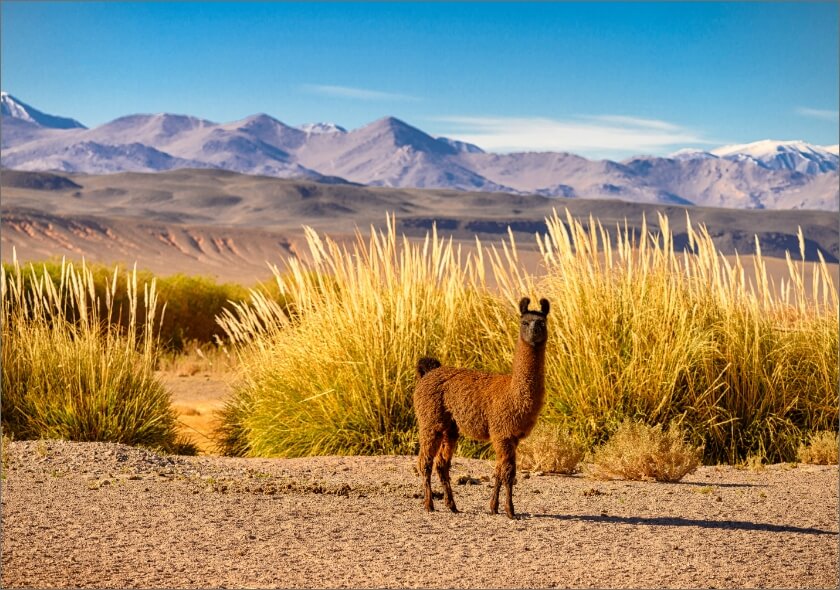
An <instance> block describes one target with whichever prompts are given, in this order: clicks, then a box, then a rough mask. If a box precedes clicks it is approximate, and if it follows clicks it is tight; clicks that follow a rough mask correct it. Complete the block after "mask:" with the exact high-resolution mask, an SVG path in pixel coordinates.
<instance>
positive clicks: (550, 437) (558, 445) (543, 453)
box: [517, 422, 586, 475]
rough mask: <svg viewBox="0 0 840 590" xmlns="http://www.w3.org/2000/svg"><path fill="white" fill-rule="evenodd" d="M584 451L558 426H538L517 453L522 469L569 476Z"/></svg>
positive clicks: (574, 470)
mask: <svg viewBox="0 0 840 590" xmlns="http://www.w3.org/2000/svg"><path fill="white" fill-rule="evenodd" d="M585 454H586V448H585V447H584V446H583V445H582V444H580V443H579V442H578V441H577V440H575V438H574V437H573V436H572V435H571V433H570V432H569V430H567V429H564V428H562V427H560V426H559V425H557V424H548V423H545V422H539V423H537V425H536V427H534V430H533V431H532V432H531V434H530V435H529V436H528V438H526V439H524V440H523V441H522V442H521V443H520V445H519V450H518V452H517V461H518V462H519V464H520V465H521V466H522V468H523V469H530V470H533V471H545V472H548V473H562V474H565V475H570V474H572V473H575V472H577V471H578V465H579V464H580V462H581V460H582V459H583V456H584V455H585Z"/></svg>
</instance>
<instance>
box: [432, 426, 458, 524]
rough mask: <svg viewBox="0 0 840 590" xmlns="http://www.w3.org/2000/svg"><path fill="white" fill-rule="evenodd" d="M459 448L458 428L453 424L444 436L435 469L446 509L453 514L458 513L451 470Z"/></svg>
mask: <svg viewBox="0 0 840 590" xmlns="http://www.w3.org/2000/svg"><path fill="white" fill-rule="evenodd" d="M457 446H458V427H457V426H456V425H455V423H454V422H453V423H452V424H451V425H450V427H449V429H448V430H447V431H446V432H445V433H444V435H443V441H442V442H441V445H440V450H439V451H438V454H437V456H436V457H435V469H436V470H437V474H438V477H439V478H440V483H441V484H442V485H443V499H444V502H445V503H446V507H447V508H449V509H450V510H451V511H452V512H458V508H457V507H456V506H455V497H454V496H453V495H452V484H451V483H450V481H449V469H450V468H451V467H452V455H454V454H455V448H456V447H457Z"/></svg>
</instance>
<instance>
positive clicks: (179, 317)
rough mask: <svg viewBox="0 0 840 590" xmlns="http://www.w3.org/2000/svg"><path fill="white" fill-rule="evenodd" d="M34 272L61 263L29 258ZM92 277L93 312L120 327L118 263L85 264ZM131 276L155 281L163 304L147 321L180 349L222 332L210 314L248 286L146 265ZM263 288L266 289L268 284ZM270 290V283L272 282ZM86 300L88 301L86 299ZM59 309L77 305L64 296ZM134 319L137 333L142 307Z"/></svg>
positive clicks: (122, 299)
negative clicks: (163, 272) (162, 272)
mask: <svg viewBox="0 0 840 590" xmlns="http://www.w3.org/2000/svg"><path fill="white" fill-rule="evenodd" d="M31 266H34V267H36V268H37V269H38V272H39V273H40V274H44V273H46V274H47V275H49V276H50V278H51V279H52V281H53V282H55V283H58V282H60V281H61V273H62V263H61V262H55V261H45V262H36V263H32V264H31ZM3 268H4V269H5V271H6V273H7V274H8V273H10V272H13V268H12V265H10V264H7V263H6V264H4V265H3ZM86 268H87V269H88V271H89V272H90V273H91V276H92V277H93V289H94V293H95V299H96V300H97V301H98V302H99V310H98V311H99V315H100V317H102V318H103V319H105V318H108V319H109V321H111V322H113V323H114V324H116V325H118V326H119V327H120V329H121V330H122V331H123V332H125V331H126V330H127V326H128V322H129V321H130V312H129V306H130V300H129V294H128V291H127V289H126V286H125V284H124V283H123V282H118V283H117V284H116V286H115V287H114V286H113V285H112V284H111V280H112V278H113V276H114V275H115V274H119V273H120V272H121V271H120V267H119V265H117V266H116V267H115V268H113V269H110V268H108V267H105V266H103V265H90V266H86ZM132 272H133V273H134V274H135V275H136V277H137V283H138V284H139V285H143V284H150V283H151V282H152V281H156V283H157V294H158V308H159V309H165V313H163V314H159V316H160V315H162V318H161V317H159V318H158V322H159V323H158V324H157V325H155V326H153V327H154V328H155V330H156V331H157V334H158V337H159V340H160V343H161V344H162V345H163V347H164V348H166V349H167V350H172V351H176V352H180V351H183V350H184V349H185V347H186V346H187V344H188V343H191V342H197V343H200V344H204V343H214V342H216V341H217V339H218V338H220V337H221V336H223V335H224V332H223V331H222V329H221V328H220V327H219V325H218V324H217V323H216V316H218V315H220V314H221V313H222V311H223V310H224V309H226V308H227V307H229V306H230V302H231V301H244V300H246V299H247V298H248V289H247V288H245V287H243V286H241V285H237V284H234V283H221V284H219V283H216V281H214V280H213V279H212V278H209V277H202V276H187V275H183V274H176V275H171V276H167V277H163V278H157V277H155V276H154V275H153V274H152V273H150V272H148V271H132ZM31 280H32V277H31V276H30V274H29V273H26V274H25V275H24V277H23V289H24V290H27V289H29V287H30V283H31ZM265 289H266V292H269V291H271V290H272V286H271V285H268V286H267V287H266V288H265ZM273 291H274V292H275V293H276V287H275V288H273ZM106 292H109V296H110V301H111V303H110V308H109V309H107V310H106ZM91 303H92V301H89V302H88V304H91ZM64 305H65V308H64V310H63V311H64V314H65V316H67V317H72V318H76V317H78V310H77V309H75V308H74V307H73V303H72V302H70V301H65V302H64ZM137 321H138V325H139V326H140V329H139V332H138V333H139V334H140V335H142V329H143V326H145V324H146V318H145V310H144V309H143V308H142V307H141V308H140V309H138V310H137Z"/></svg>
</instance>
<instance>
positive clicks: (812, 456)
mask: <svg viewBox="0 0 840 590" xmlns="http://www.w3.org/2000/svg"><path fill="white" fill-rule="evenodd" d="M838 447H840V439H838V435H837V433H836V432H832V431H831V430H821V431H819V432H815V433H813V434H812V435H811V440H809V441H808V444H807V445H805V444H802V445H800V446H799V460H800V461H801V462H803V463H812V464H814V465H836V464H837V462H838Z"/></svg>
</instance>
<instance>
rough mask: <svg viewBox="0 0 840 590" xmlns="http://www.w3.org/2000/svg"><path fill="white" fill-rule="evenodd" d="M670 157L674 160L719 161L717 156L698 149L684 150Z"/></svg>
mask: <svg viewBox="0 0 840 590" xmlns="http://www.w3.org/2000/svg"><path fill="white" fill-rule="evenodd" d="M668 157H669V158H670V159H672V160H709V159H717V156H716V155H714V154H713V153H711V152H707V151H705V150H698V149H696V148H683V149H681V150H677V151H675V152H674V153H673V154H669V155H668Z"/></svg>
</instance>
